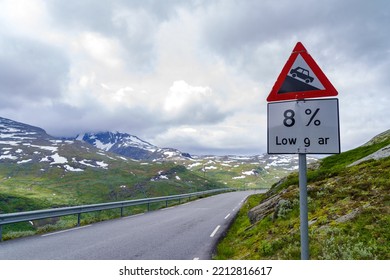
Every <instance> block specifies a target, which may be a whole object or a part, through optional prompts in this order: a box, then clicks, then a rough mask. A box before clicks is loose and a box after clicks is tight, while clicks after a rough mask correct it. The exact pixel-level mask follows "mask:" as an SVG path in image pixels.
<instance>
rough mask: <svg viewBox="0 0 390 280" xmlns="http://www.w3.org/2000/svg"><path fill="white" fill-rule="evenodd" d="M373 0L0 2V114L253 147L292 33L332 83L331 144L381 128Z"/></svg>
mask: <svg viewBox="0 0 390 280" xmlns="http://www.w3.org/2000/svg"><path fill="white" fill-rule="evenodd" d="M389 27H390V1H387V0H372V1H367V0H323V1H318V0H313V1H311V0H294V1H289V0H242V1H238V0H220V1H218V0H215V1H213V0H209V1H206V0H188V1H180V0H164V1H163V0H153V1H152V0H127V1H125V0H67V1H63V0H46V1H44V0H0V98H1V101H0V116H2V117H5V118H10V119H13V120H16V121H20V122H24V123H28V124H31V125H35V126H39V127H42V128H44V129H45V130H46V131H47V132H48V133H49V134H51V135H54V136H75V135H77V134H78V133H80V132H87V131H105V130H110V131H121V132H127V133H130V134H133V135H137V136H139V137H140V138H142V139H144V140H147V141H149V142H151V143H153V144H155V145H158V146H161V147H167V146H169V147H174V148H178V149H180V150H182V151H186V152H190V153H193V154H261V153H265V152H266V147H267V137H266V135H267V116H266V111H267V105H266V104H267V102H266V98H267V96H268V94H269V92H270V90H271V88H272V86H273V85H274V83H275V81H276V78H277V77H278V75H279V73H280V71H281V69H282V67H283V66H284V64H285V63H286V61H287V59H288V57H289V56H290V54H291V51H292V49H293V48H294V46H295V44H296V43H297V42H298V41H300V42H302V43H303V44H304V46H305V47H306V49H307V50H308V52H309V53H310V54H311V56H312V57H313V58H314V59H315V61H316V62H317V64H318V65H319V66H320V67H321V69H322V70H323V71H324V73H325V74H326V76H327V77H328V79H329V80H330V81H331V82H332V84H333V85H334V86H335V88H336V89H337V90H338V92H339V95H338V98H339V101H340V131H341V145H342V150H343V151H345V150H348V149H351V148H354V147H356V146H357V145H360V144H362V143H364V142H366V141H368V140H369V139H370V138H371V137H372V136H374V135H376V134H378V133H380V132H383V131H385V130H387V129H389V128H390V118H389V117H390V114H389V108H390V36H389V34H390V33H389V30H390V29H389Z"/></svg>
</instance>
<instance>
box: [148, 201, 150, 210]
mask: <svg viewBox="0 0 390 280" xmlns="http://www.w3.org/2000/svg"><path fill="white" fill-rule="evenodd" d="M149 211H150V203H149V202H148V212H149Z"/></svg>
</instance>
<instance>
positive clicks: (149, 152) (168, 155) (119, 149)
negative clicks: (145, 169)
mask: <svg viewBox="0 0 390 280" xmlns="http://www.w3.org/2000/svg"><path fill="white" fill-rule="evenodd" d="M76 140H80V141H84V142H87V143H89V144H91V145H93V146H95V147H96V148H98V149H102V150H105V151H108V152H112V153H115V154H119V155H122V156H126V157H129V158H132V159H136V160H166V159H181V158H183V157H190V156H189V154H186V153H182V152H180V151H179V150H176V149H172V148H159V147H157V146H155V145H152V144H150V143H148V142H146V141H144V140H142V139H140V138H138V137H137V136H134V135H130V134H127V133H121V132H98V133H84V134H80V135H78V136H77V137H76Z"/></svg>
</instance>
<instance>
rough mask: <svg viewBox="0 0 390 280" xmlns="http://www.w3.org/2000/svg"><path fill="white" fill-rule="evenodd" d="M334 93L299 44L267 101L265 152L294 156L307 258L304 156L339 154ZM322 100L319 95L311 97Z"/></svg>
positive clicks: (305, 164)
mask: <svg viewBox="0 0 390 280" xmlns="http://www.w3.org/2000/svg"><path fill="white" fill-rule="evenodd" d="M336 95H338V92H337V90H336V89H335V88H334V87H333V85H332V84H331V83H330V81H329V80H328V78H327V77H326V76H325V74H324V73H323V72H322V70H321V69H320V67H319V66H318V65H317V63H316V62H315V61H314V59H313V58H312V57H311V56H310V55H309V53H308V52H307V50H306V49H305V47H304V46H303V45H302V43H300V42H298V43H297V44H296V46H295V48H294V49H293V52H292V54H291V56H290V58H289V59H288V60H287V62H286V64H285V66H284V67H283V69H282V72H281V73H280V75H279V77H278V79H277V80H276V82H275V85H274V87H273V88H272V90H271V92H270V94H269V95H268V98H267V101H268V102H269V103H268V105H267V115H268V116H267V119H268V123H267V124H268V126H267V137H268V147H267V151H268V154H298V156H299V207H300V208H299V209H300V211H299V215H300V233H301V259H302V260H308V259H309V216H308V201H307V162H306V155H307V154H339V153H340V129H339V105H338V99H337V98H327V99H324V98H323V97H332V96H336ZM313 98H321V99H313Z"/></svg>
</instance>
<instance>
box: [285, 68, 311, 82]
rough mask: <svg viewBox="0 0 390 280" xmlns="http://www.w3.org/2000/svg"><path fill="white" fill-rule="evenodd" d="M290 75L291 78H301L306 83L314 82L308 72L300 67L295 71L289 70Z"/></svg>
mask: <svg viewBox="0 0 390 280" xmlns="http://www.w3.org/2000/svg"><path fill="white" fill-rule="evenodd" d="M290 74H291V76H293V78H295V77H298V78H301V79H302V80H304V81H305V82H306V83H312V82H313V81H314V78H313V77H311V76H310V73H309V71H308V70H306V69H304V68H302V67H297V68H295V69H291V70H290Z"/></svg>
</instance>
